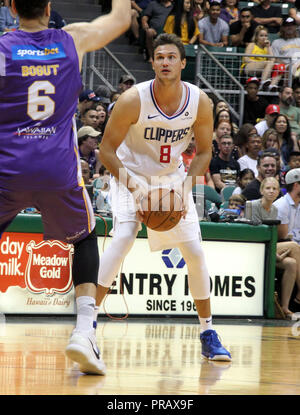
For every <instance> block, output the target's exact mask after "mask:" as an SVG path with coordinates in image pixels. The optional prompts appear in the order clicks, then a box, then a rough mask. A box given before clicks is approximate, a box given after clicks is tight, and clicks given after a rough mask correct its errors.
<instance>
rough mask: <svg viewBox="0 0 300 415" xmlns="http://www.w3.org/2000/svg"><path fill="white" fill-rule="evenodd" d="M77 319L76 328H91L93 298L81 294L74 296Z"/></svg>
mask: <svg viewBox="0 0 300 415" xmlns="http://www.w3.org/2000/svg"><path fill="white" fill-rule="evenodd" d="M76 306H77V321H76V330H78V331H86V332H90V331H91V330H92V329H93V321H94V309H95V299H94V298H93V297H88V296H81V297H78V298H76Z"/></svg>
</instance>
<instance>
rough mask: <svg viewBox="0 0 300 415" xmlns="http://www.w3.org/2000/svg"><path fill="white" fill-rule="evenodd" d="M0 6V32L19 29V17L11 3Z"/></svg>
mask: <svg viewBox="0 0 300 415" xmlns="http://www.w3.org/2000/svg"><path fill="white" fill-rule="evenodd" d="M6 4H7V6H2V7H0V34H1V33H5V32H11V31H13V30H16V29H18V27H19V18H18V16H17V15H15V14H14V12H13V11H12V8H11V6H10V4H9V3H8V2H7V3H6Z"/></svg>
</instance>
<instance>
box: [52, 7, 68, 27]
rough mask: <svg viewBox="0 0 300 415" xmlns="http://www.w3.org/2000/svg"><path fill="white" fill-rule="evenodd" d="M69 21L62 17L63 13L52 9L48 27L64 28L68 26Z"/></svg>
mask: <svg viewBox="0 0 300 415" xmlns="http://www.w3.org/2000/svg"><path fill="white" fill-rule="evenodd" d="M66 24H67V22H66V21H65V20H64V19H63V18H62V17H61V15H60V14H59V13H58V12H57V11H55V10H51V14H50V19H49V24H48V27H49V29H62V28H63V27H64V26H66Z"/></svg>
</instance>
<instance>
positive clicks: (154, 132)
mask: <svg viewBox="0 0 300 415" xmlns="http://www.w3.org/2000/svg"><path fill="white" fill-rule="evenodd" d="M190 129H191V127H187V128H181V129H178V130H167V129H165V128H160V127H147V128H145V132H144V139H145V140H156V141H162V142H164V143H175V142H176V141H180V140H183V139H184V138H185V136H186V135H187V134H188V133H189V131H190Z"/></svg>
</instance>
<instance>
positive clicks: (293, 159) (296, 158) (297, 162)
mask: <svg viewBox="0 0 300 415" xmlns="http://www.w3.org/2000/svg"><path fill="white" fill-rule="evenodd" d="M298 168H300V151H292V152H291V153H290V156H289V160H288V163H287V164H286V165H285V166H283V167H282V168H281V170H280V181H281V187H282V188H283V189H284V190H285V191H286V182H285V175H286V174H287V172H288V171H289V170H292V169H298Z"/></svg>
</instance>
